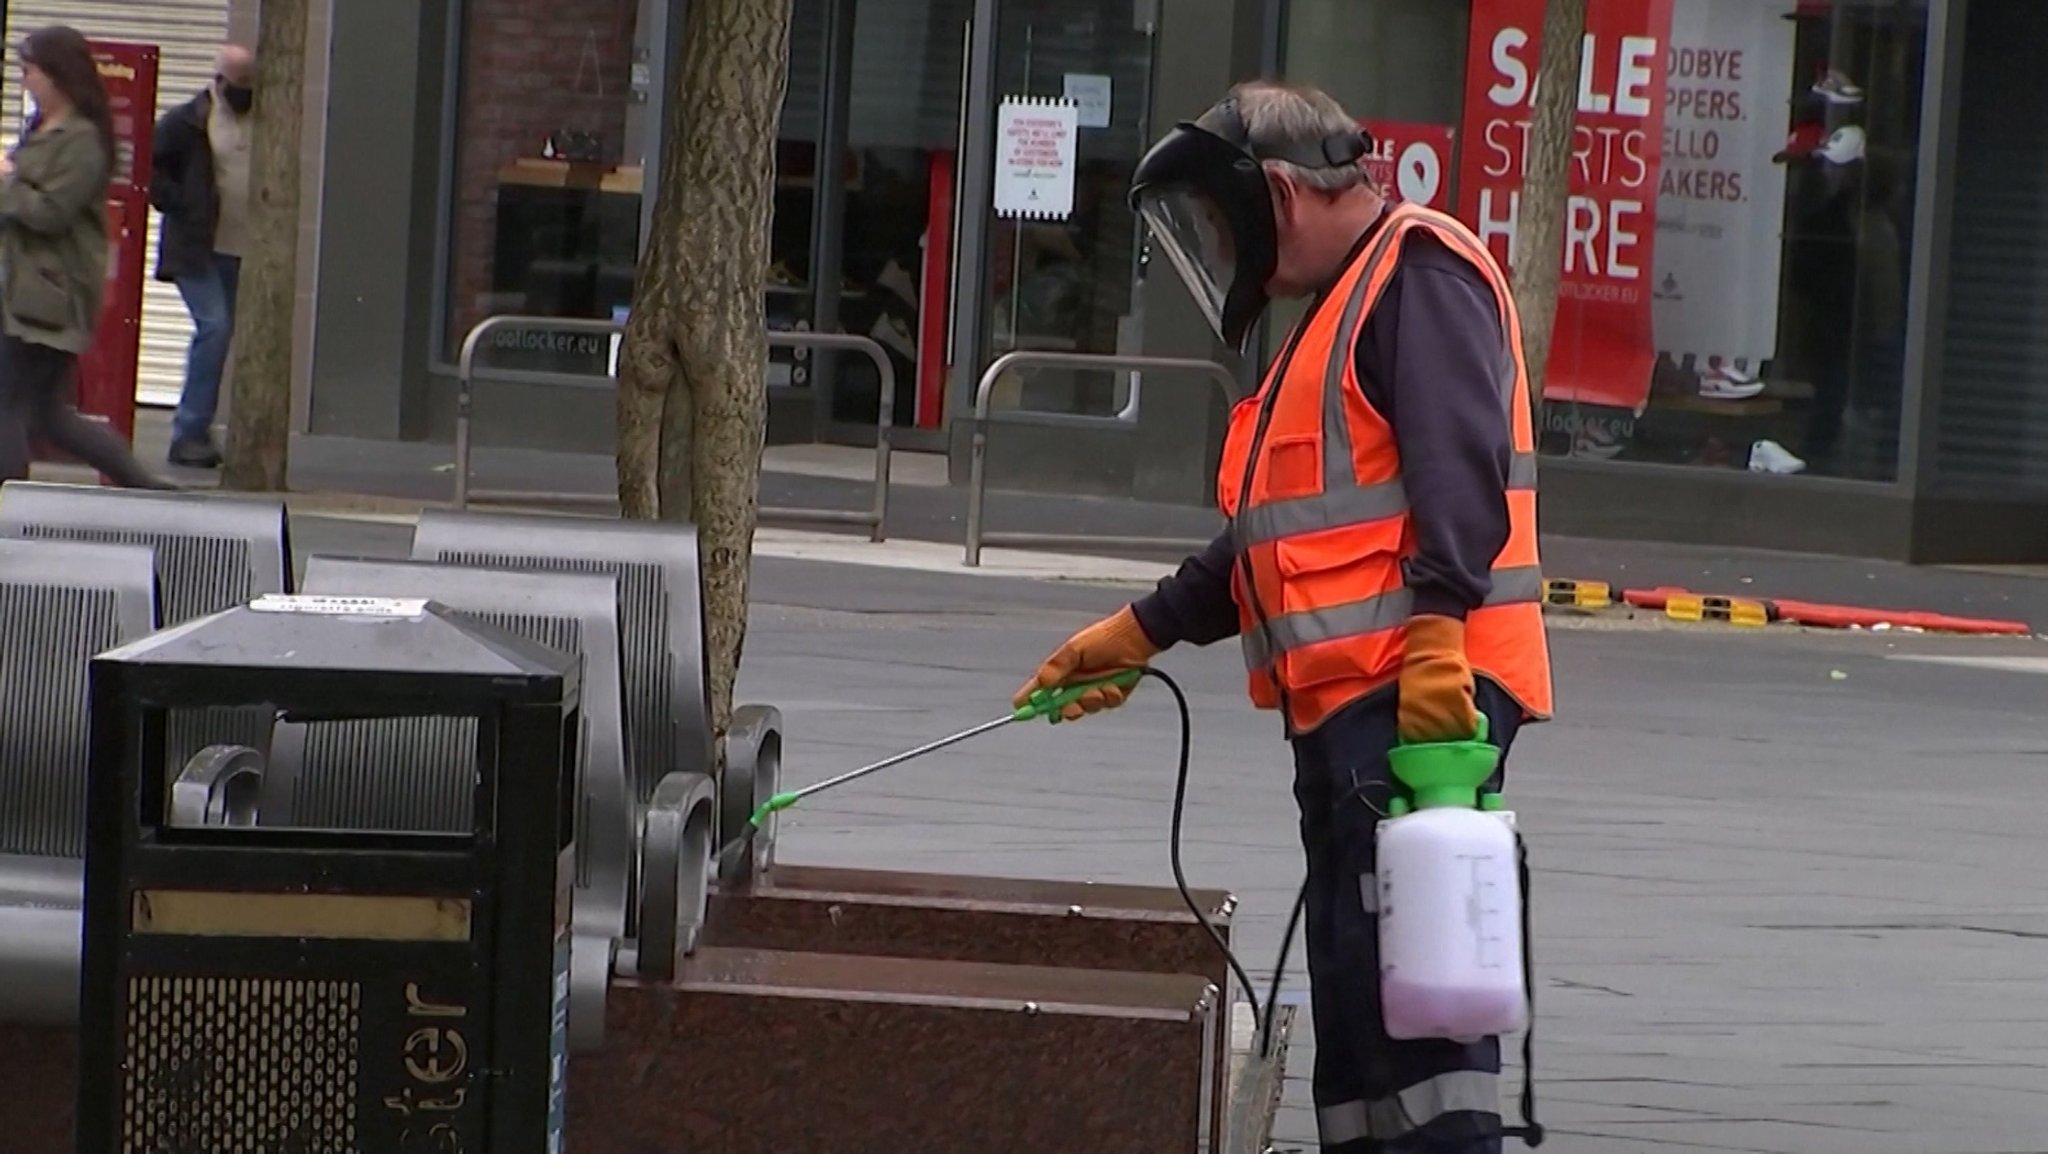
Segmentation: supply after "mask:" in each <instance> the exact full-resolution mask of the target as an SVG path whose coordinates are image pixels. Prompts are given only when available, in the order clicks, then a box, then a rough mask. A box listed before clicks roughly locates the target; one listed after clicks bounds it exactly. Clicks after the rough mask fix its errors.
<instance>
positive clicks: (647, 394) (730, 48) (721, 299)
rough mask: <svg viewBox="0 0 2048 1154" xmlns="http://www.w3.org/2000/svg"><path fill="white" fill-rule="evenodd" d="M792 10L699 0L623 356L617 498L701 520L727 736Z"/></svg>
mask: <svg viewBox="0 0 2048 1154" xmlns="http://www.w3.org/2000/svg"><path fill="white" fill-rule="evenodd" d="M790 8H791V0H691V3H690V5H689V9H688V13H689V14H688V17H687V19H686V20H685V23H684V27H683V35H682V57H681V59H680V60H679V61H677V62H676V63H675V66H674V67H673V68H672V72H671V74H672V76H673V77H674V81H673V83H672V85H671V88H670V91H669V93H668V105H667V111H666V118H665V119H666V123H665V124H664V125H663V128H662V131H663V146H662V153H661V170H660V173H659V177H658V180H657V181H656V182H655V184H654V186H653V188H654V192H655V201H654V214H653V225H652V229H651V231H650V232H649V235H648V239H647V244H646V246H645V249H644V251H643V253H642V255H641V258H640V267H639V271H638V275H637V276H636V278H635V283H634V286H633V303H632V313H631V317H630V319H629V320H628V321H627V324H626V335H625V340H624V342H623V345H622V349H621V352H620V357H619V391H618V398H619V400H618V433H619V439H618V482H619V506H620V511H621V513H622V514H623V515H624V516H627V517H634V518H657V517H658V518H660V519H662V520H665V521H693V522H695V523H696V525H697V528H698V531H699V534H700V538H701V541H702V551H703V565H704V606H705V617H706V630H707V633H708V636H707V638H706V644H707V645H708V647H709V649H710V654H709V659H710V665H711V701H712V725H713V728H714V731H715V732H716V733H717V734H718V735H719V737H720V738H721V739H722V738H723V736H724V734H725V732H726V729H727V727H728V725H729V723H730V721H731V718H732V694H733V683H734V681H735V680H736V679H737V677H738V674H739V664H740V655H741V651H742V649H743V648H744V642H745V638H746V626H747V565H748V558H749V555H750V554H751V553H752V551H753V542H754V526H755V522H756V518H757V513H758V508H759V494H760V482H761V451H762V448H763V445H764V443H765V441H766V436H767V425H768V399H767V374H768V336H767V317H766V315H765V299H766V292H767V275H768V263H769V256H768V245H769V225H770V222H771V217H772V214H773V211H774V204H775V187H774V186H775V139H776V134H777V127H778V124H779V122H780V119H781V115H782V97H783V92H784V90H785V89H786V88H787V86H788V82H789V21H790ZM723 747H724V743H723V741H722V740H721V741H720V743H719V748H720V749H721V750H722V749H723ZM722 761H723V754H722V753H721V762H722Z"/></svg>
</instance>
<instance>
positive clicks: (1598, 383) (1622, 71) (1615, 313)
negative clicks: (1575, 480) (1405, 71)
mask: <svg viewBox="0 0 2048 1154" xmlns="http://www.w3.org/2000/svg"><path fill="white" fill-rule="evenodd" d="M1671 4H1672V0H1592V3H1591V4H1590V5H1589V6H1588V10H1587V13H1586V39H1585V43H1584V45H1583V48H1582V51H1581V56H1580V77H1579V94H1578V116H1577V119H1576V121H1575V124H1574V131H1573V147H1572V155H1573V158H1574V159H1573V162H1572V167H1571V203H1570V206H1569V207H1568V209H1567V210H1566V214H1565V230H1564V231H1565V237H1564V240H1565V247H1564V254H1563V256H1564V275H1563V278H1562V281H1561V284H1560V287H1559V292H1558V303H1557V324H1556V326H1555V327H1554V328H1553V329H1552V333H1553V339H1552V342H1551V350H1550V364H1549V366H1548V369H1547V373H1546V379H1545V386H1544V399H1545V400H1550V401H1578V402H1582V403H1585V404H1592V405H1610V406H1613V407H1616V408H1622V409H1630V410H1637V411H1639V410H1640V409H1641V408H1642V407H1643V406H1644V405H1645V404H1646V403H1647V402H1648V400H1649V395H1650V376H1651V372H1652V370H1653V367H1654V365H1655V363H1656V351H1655V349H1656V346H1655V343H1654V341H1653V338H1652V335H1651V319H1650V315H1651V293H1650V284H1649V278H1650V270H1651V268H1652V267H1653V256H1654V253H1653V246H1654V243H1655V240H1656V235H1657V217H1656V210H1657V190H1658V174H1659V169H1660V166H1661V159H1662V155H1661V144H1662V128H1663V123H1664V89H1665V71H1666V63H1667V62H1666V59H1665V52H1666V47H1667V41H1668V39H1669V35H1670V30H1671ZM1543 8H1544V0H1472V37H1471V43H1470V45H1469V46H1468V55H1467V59H1466V70H1465V76H1466V88H1465V120H1464V125H1463V131H1462V132H1461V133H1460V136H1461V137H1462V148H1461V150H1460V152H1459V188H1458V216H1459V217H1460V218H1461V219H1463V220H1464V221H1465V223H1466V224H1468V225H1470V226H1471V227H1472V228H1473V229H1475V230H1476V231H1477V232H1478V233H1479V235H1480V237H1481V238H1482V239H1484V240H1485V241H1486V243H1487V245H1488V247H1490V248H1491V249H1492V250H1493V254H1494V256H1495V257H1497V258H1498V259H1499V260H1500V261H1501V262H1502V263H1503V264H1504V265H1505V264H1506V263H1507V262H1508V261H1509V259H1510V253H1511V251H1512V249H1513V246H1514V238H1515V226H1516V221H1517V220H1518V219H1519V216H1520V209H1521V189H1522V174H1523V167H1524V165H1525V164H1526V163H1527V158H1528V146H1529V134H1530V127H1529V109H1530V100H1531V98H1532V97H1533V96H1534V94H1535V87H1536V70H1537V61H1538V60H1539V58H1540V53H1541V52H1542V47H1543V46H1542V33H1543Z"/></svg>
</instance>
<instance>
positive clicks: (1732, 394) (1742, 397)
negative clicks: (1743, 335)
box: [1700, 361, 1764, 401]
mask: <svg viewBox="0 0 2048 1154" xmlns="http://www.w3.org/2000/svg"><path fill="white" fill-rule="evenodd" d="M1763 391H1764V383H1763V382H1762V381H1760V380H1758V379H1757V378H1756V377H1754V376H1751V375H1750V374H1749V373H1746V372H1743V371H1742V370H1741V369H1738V368H1736V367H1735V366H1734V365H1731V364H1729V363H1728V362H1726V361H1721V362H1719V363H1718V364H1716V365H1714V366H1713V367H1712V368H1710V369H1708V370H1707V371H1706V372H1704V373H1701V374H1700V396H1701V397H1702V398H1704V399H1706V400H1709V401H1746V400H1748V399H1749V398H1751V397H1754V396H1756V395H1757V394H1758V393H1761V392H1763Z"/></svg>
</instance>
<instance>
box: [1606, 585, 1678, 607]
mask: <svg viewBox="0 0 2048 1154" xmlns="http://www.w3.org/2000/svg"><path fill="white" fill-rule="evenodd" d="M1690 592H1691V590H1689V589H1681V588H1679V587H1678V586H1676V585H1658V586H1655V587H1654V588H1650V589H1624V590H1622V591H1621V601H1622V603H1623V604H1625V605H1629V606H1633V607H1634V608H1637V609H1662V608H1664V607H1665V606H1666V605H1669V604H1670V603H1671V599H1672V598H1673V597H1684V596H1686V595H1688V594H1689V593H1690Z"/></svg>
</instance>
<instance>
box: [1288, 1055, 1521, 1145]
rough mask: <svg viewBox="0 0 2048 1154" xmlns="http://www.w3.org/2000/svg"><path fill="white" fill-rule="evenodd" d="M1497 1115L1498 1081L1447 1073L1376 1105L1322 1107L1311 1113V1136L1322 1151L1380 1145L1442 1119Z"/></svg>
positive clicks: (1497, 1077) (1482, 1075) (1473, 1074)
mask: <svg viewBox="0 0 2048 1154" xmlns="http://www.w3.org/2000/svg"><path fill="white" fill-rule="evenodd" d="M1499 1113H1500V1075H1498V1074H1487V1073H1482V1072H1480V1071H1478V1070H1452V1071H1450V1072H1449V1073H1444V1074H1438V1075H1437V1076H1436V1077H1434V1078H1431V1079H1429V1080H1428V1081H1426V1082H1423V1083H1421V1084H1420V1085H1415V1086H1410V1087H1408V1088H1407V1089H1405V1090H1403V1091H1401V1092H1400V1093H1398V1094H1393V1095H1390V1096H1388V1097H1385V1098H1381V1099H1379V1100H1378V1101H1374V1102H1356V1101H1354V1102H1341V1103H1339V1104H1337V1105H1335V1106H1324V1107H1322V1108H1320V1109H1318V1110H1317V1111H1316V1133H1317V1136H1318V1137H1320V1138H1321V1140H1322V1143H1323V1145H1325V1146H1338V1145H1342V1144H1343V1143H1346V1142H1356V1141H1358V1140H1359V1139H1361V1138H1371V1139H1374V1140H1377V1141H1382V1142H1384V1141H1388V1140H1390V1139H1394V1138H1399V1137H1401V1136H1402V1135H1403V1134H1408V1133H1412V1132H1413V1131H1416V1130H1419V1129H1421V1128H1422V1127H1424V1126H1427V1125H1429V1124H1430V1123H1431V1122H1434V1121H1435V1120H1437V1119H1438V1118H1440V1117H1442V1116H1444V1115H1445V1114H1499Z"/></svg>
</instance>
